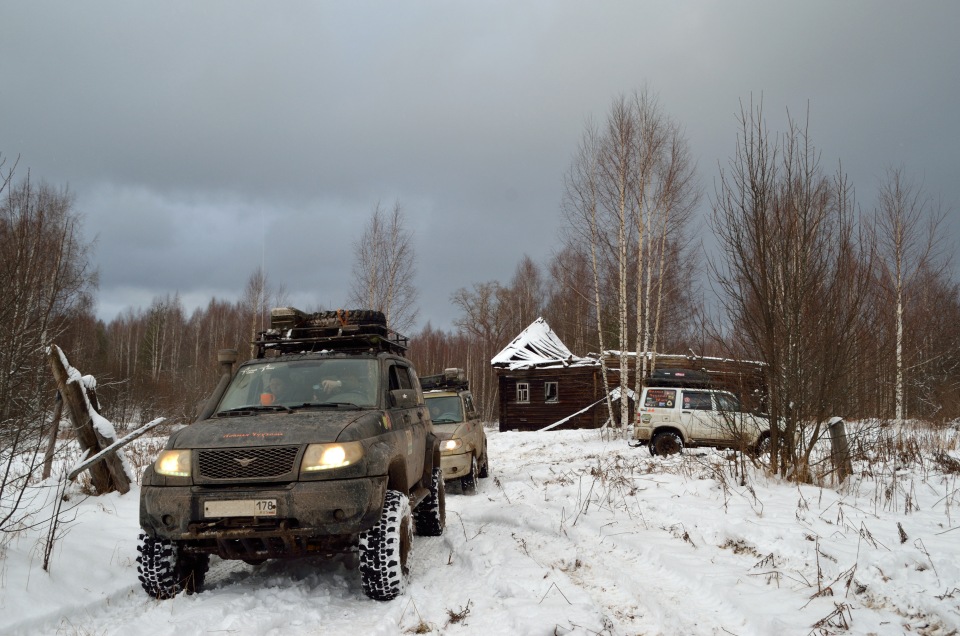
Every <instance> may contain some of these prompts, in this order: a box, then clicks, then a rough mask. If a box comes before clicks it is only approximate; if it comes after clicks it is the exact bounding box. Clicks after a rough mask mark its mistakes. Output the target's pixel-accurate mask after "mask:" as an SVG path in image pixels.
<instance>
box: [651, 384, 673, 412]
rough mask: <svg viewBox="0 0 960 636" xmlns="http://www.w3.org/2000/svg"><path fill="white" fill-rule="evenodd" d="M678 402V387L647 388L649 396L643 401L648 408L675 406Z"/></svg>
mask: <svg viewBox="0 0 960 636" xmlns="http://www.w3.org/2000/svg"><path fill="white" fill-rule="evenodd" d="M676 403H677V390H676V389H647V397H646V399H644V401H643V406H644V407H646V408H648V409H649V408H661V409H662V408H667V409H669V408H673V405H674V404H676Z"/></svg>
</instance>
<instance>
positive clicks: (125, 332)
mask: <svg viewBox="0 0 960 636" xmlns="http://www.w3.org/2000/svg"><path fill="white" fill-rule="evenodd" d="M740 124H741V130H740V131H739V135H738V137H739V143H738V146H737V148H735V149H731V151H732V152H731V158H730V160H729V163H728V165H727V166H725V167H724V168H723V170H722V174H721V177H720V181H719V183H718V184H716V185H715V186H714V191H713V192H711V193H709V197H708V199H709V205H708V206H706V207H708V208H709V210H710V213H709V219H706V220H705V219H702V218H696V217H695V215H694V211H695V210H698V209H701V206H700V203H701V202H702V201H703V192H702V188H701V186H700V184H699V183H698V181H697V179H696V175H695V170H694V166H693V164H692V162H691V159H690V156H691V153H690V150H689V148H688V147H687V142H686V140H685V138H684V136H683V132H682V130H683V129H682V126H680V125H679V124H677V123H676V122H674V121H673V120H671V119H670V118H669V117H668V116H667V115H666V114H664V113H663V112H662V111H661V110H660V108H659V106H658V104H657V102H656V99H655V98H653V97H652V96H651V95H649V94H648V93H646V92H643V93H637V94H633V95H629V96H624V97H621V98H618V99H616V100H614V101H613V103H612V105H611V108H610V111H609V113H608V114H607V116H606V118H605V119H603V120H601V121H600V122H598V123H597V124H595V125H590V126H588V127H587V129H586V130H585V131H584V135H583V141H582V144H581V146H580V148H579V149H578V152H577V154H576V155H575V156H574V157H573V158H572V161H571V164H570V169H569V172H568V173H567V174H566V175H565V184H566V189H565V196H564V200H563V205H562V209H560V210H558V226H559V227H560V228H561V230H560V232H559V233H558V236H557V238H556V242H557V243H556V246H555V250H554V256H553V257H551V258H550V259H549V261H548V262H545V263H536V262H534V261H533V260H531V259H530V258H529V257H527V256H525V255H517V260H518V264H517V266H516V270H515V273H514V274H513V277H512V278H511V279H510V280H507V281H494V280H491V281H465V285H464V286H463V287H461V288H460V289H458V290H457V291H456V292H455V293H454V294H453V295H452V297H451V299H450V302H451V303H452V304H453V305H454V306H455V307H456V308H457V310H458V312H459V317H458V319H457V320H456V322H455V326H454V328H453V329H452V330H450V331H445V330H441V329H435V328H434V327H432V326H431V325H430V323H429V322H427V323H426V325H425V326H424V327H422V328H421V329H419V331H416V332H414V333H407V334H405V335H407V336H409V338H410V346H409V351H408V356H409V357H410V358H411V359H412V360H413V361H414V363H415V364H416V367H417V369H418V370H419V372H420V373H421V374H424V375H425V374H432V373H437V372H439V371H441V370H442V369H444V368H447V367H463V368H465V369H466V371H467V376H468V378H469V379H470V381H471V386H472V388H473V390H474V392H475V394H476V397H477V403H478V404H479V405H480V407H481V410H482V414H483V417H484V418H486V419H487V420H493V419H495V418H496V417H497V401H498V396H497V393H496V377H495V375H494V373H493V371H492V369H491V367H490V359H491V358H492V357H493V356H494V355H495V354H496V353H497V352H498V351H500V349H502V348H503V347H504V346H505V345H506V344H507V343H508V342H509V341H510V340H511V339H513V338H514V337H515V336H516V335H517V334H518V333H519V332H520V331H522V330H523V329H524V328H525V327H527V326H528V325H529V324H530V323H531V322H533V321H534V320H535V319H536V318H537V317H540V316H542V317H543V318H545V319H546V321H547V322H548V323H549V325H550V326H551V328H552V329H553V330H554V331H555V332H556V333H557V335H558V336H559V337H560V338H561V339H562V340H563V342H564V343H565V344H566V345H567V346H568V347H569V348H570V349H571V351H573V352H574V353H575V354H577V355H586V354H588V353H598V352H600V351H602V350H606V351H623V352H626V351H636V350H642V351H659V352H662V353H684V354H686V353H693V354H696V355H712V356H722V357H737V358H747V359H750V360H758V361H762V362H765V363H766V364H767V369H768V377H767V384H768V386H769V387H770V391H771V394H772V400H771V401H772V408H773V409H774V410H775V411H777V412H778V413H779V414H780V416H788V417H789V418H791V419H795V420H796V421H797V422H803V421H807V420H811V419H821V420H822V418H824V417H826V416H829V415H834V414H840V415H843V416H845V417H847V418H866V417H870V418H879V419H889V420H893V419H899V420H903V419H911V418H915V419H924V420H928V421H931V422H941V423H942V422H949V421H953V420H956V419H958V418H960V391H958V389H960V289H958V283H957V281H956V279H955V277H954V274H953V270H952V269H951V267H949V259H948V256H949V251H950V249H951V246H947V245H944V244H943V243H942V237H941V236H940V226H941V224H942V221H943V218H944V214H945V212H944V211H943V210H941V209H940V208H939V207H937V206H936V205H934V204H933V203H932V201H933V198H932V197H929V196H928V195H927V194H926V193H924V192H923V191H922V189H920V188H919V187H917V186H916V185H915V184H914V183H913V182H912V181H911V180H910V178H909V176H908V175H907V174H906V173H905V171H904V170H903V169H894V170H890V171H889V172H888V174H887V175H886V176H885V178H884V180H883V182H882V183H881V184H880V185H879V190H878V195H879V196H878V201H879V203H878V206H877V209H876V210H871V211H860V210H858V208H857V207H856V205H855V203H854V201H852V194H851V193H852V188H851V186H850V184H848V183H847V182H846V177H845V176H844V175H843V174H828V173H826V172H825V171H824V170H823V169H822V167H821V166H820V165H819V163H818V160H817V157H818V154H817V151H816V149H815V147H814V146H813V144H812V141H811V135H810V132H809V131H808V130H807V129H806V128H805V127H803V126H800V125H797V124H795V123H791V125H790V126H789V128H788V129H787V130H786V131H783V132H777V133H771V132H769V131H768V130H767V128H766V124H765V121H764V119H763V114H762V109H761V108H759V107H755V106H753V105H749V106H747V107H745V108H744V110H743V111H742V113H741V122H740ZM894 159H895V158H894ZM10 163H11V162H10V161H9V160H8V159H5V158H3V157H2V156H0V168H2V169H3V176H2V178H0V245H2V246H3V247H2V252H0V254H2V255H0V288H2V291H3V297H4V302H3V303H2V305H0V361H2V369H4V373H2V374H0V435H2V436H3V438H4V440H6V444H7V445H9V444H11V443H13V442H12V441H11V440H14V439H16V440H21V439H26V438H35V437H37V436H39V435H40V433H41V431H42V430H43V426H44V425H45V424H46V423H47V422H48V421H49V417H50V413H51V412H52V408H53V403H54V387H53V383H52V378H51V376H50V372H49V369H48V368H47V364H46V357H45V349H46V347H47V346H48V345H49V344H51V343H56V344H57V345H59V346H60V347H61V348H62V349H63V350H64V352H65V353H66V354H67V356H68V357H69V359H70V361H71V363H72V364H73V366H75V367H76V368H78V369H79V370H81V371H82V372H83V373H85V374H90V375H93V376H94V377H95V378H96V379H97V382H98V387H97V392H98V397H99V399H100V404H101V405H102V408H103V410H104V415H105V416H106V417H107V418H108V419H110V420H111V421H113V422H115V423H116V424H117V425H118V428H120V429H121V430H122V428H123V427H125V426H128V425H135V424H137V423H141V422H146V421H149V420H150V419H152V418H154V417H156V416H159V415H163V416H166V417H167V418H168V419H169V420H170V421H172V422H180V423H188V422H190V421H192V419H193V417H194V415H195V413H196V409H197V406H198V405H199V404H200V403H201V402H202V401H203V400H204V399H205V398H206V397H207V396H208V395H209V393H210V392H211V390H212V389H213V387H214V386H215V384H216V381H217V376H218V366H217V351H218V350H219V349H223V348H230V349H236V350H238V352H239V354H240V360H241V361H242V360H244V359H246V358H247V357H249V356H250V355H251V347H250V342H251V340H253V339H254V337H255V334H256V332H257V331H259V330H262V329H264V328H266V327H267V326H268V325H269V312H270V309H271V308H272V307H274V306H283V305H285V304H286V302H285V294H284V291H283V290H284V288H283V284H282V283H283V282H282V281H273V280H269V279H268V277H267V276H266V275H265V274H264V273H263V272H262V271H259V270H257V271H253V272H251V274H250V277H249V280H248V282H247V285H246V287H245V289H242V290H237V297H236V298H234V299H215V298H211V299H210V301H209V303H208V304H207V305H206V306H205V307H201V308H199V309H197V310H195V311H193V312H192V313H191V314H189V315H188V314H187V312H186V311H185V309H184V307H183V304H182V302H181V301H180V299H179V297H178V296H177V294H176V293H175V292H173V291H171V293H170V294H168V295H165V296H163V297H158V298H155V299H154V300H153V302H152V303H151V304H150V306H149V307H131V308H129V309H127V310H126V311H125V312H123V313H122V314H121V315H119V316H117V317H115V318H113V319H112V320H110V321H108V322H104V321H102V320H98V319H97V318H96V317H95V315H94V313H93V307H94V306H95V299H96V293H97V275H96V270H95V267H94V262H93V259H92V255H91V249H92V248H91V246H90V245H89V244H86V243H84V241H83V239H82V236H81V233H80V232H79V229H78V223H79V219H78V214H77V212H76V209H75V207H74V201H73V199H72V195H70V194H69V192H68V191H67V190H66V189H60V188H56V187H54V186H51V185H48V184H43V183H41V184H38V183H37V182H35V181H34V180H32V179H31V178H30V177H29V176H27V177H24V178H19V175H18V173H17V171H16V170H15V168H16V166H15V165H10ZM704 221H706V223H704ZM695 225H696V226H704V227H705V228H706V230H707V231H709V232H712V233H713V235H714V236H715V237H716V240H717V243H718V245H719V246H720V247H719V250H718V252H717V253H716V254H715V255H711V256H709V257H708V256H707V255H704V254H703V253H702V250H700V249H699V243H698V236H697V235H696V233H695V232H694V227H695ZM698 231H699V229H698ZM415 242H416V237H415V236H413V235H412V234H411V233H410V232H408V231H407V230H406V215H405V212H404V210H403V208H402V206H401V205H400V203H399V202H398V203H397V204H396V205H395V207H394V208H393V210H392V211H389V210H384V209H382V208H380V206H379V204H378V205H377V206H376V207H375V209H374V211H373V214H372V215H371V217H370V220H369V222H368V224H367V225H366V226H365V227H364V228H363V234H362V235H361V236H359V240H358V242H357V244H356V245H357V261H356V263H355V264H354V270H353V271H354V278H355V280H356V283H355V288H354V293H353V295H352V296H351V298H348V299H345V300H346V302H345V306H346V307H347V308H360V307H369V308H373V309H379V310H381V311H384V313H386V314H387V315H388V317H390V318H391V321H392V323H393V324H394V325H395V326H404V325H405V326H407V327H409V325H411V324H415V323H414V317H415V316H416V315H417V303H416V299H417V290H416V289H413V288H410V287H407V288H402V289H401V288H399V287H397V286H396V285H394V284H393V283H395V282H396V281H397V280H407V281H409V280H412V277H411V276H409V274H410V273H411V272H413V271H415V267H416V260H415V253H416V251H415V250H414V249H412V246H413V245H414V244H415ZM397 272H405V273H406V274H407V275H405V276H400V277H398V276H396V273H397ZM391 276H393V278H391ZM300 309H303V310H307V311H316V310H320V309H336V307H301V308H300ZM16 443H21V442H20V441H18V442H16Z"/></svg>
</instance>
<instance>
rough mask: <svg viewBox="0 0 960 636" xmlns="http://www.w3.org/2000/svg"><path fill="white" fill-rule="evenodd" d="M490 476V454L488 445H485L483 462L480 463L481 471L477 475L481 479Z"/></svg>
mask: <svg viewBox="0 0 960 636" xmlns="http://www.w3.org/2000/svg"><path fill="white" fill-rule="evenodd" d="M489 476H490V455H489V454H488V453H487V445H486V444H484V445H483V463H482V464H480V471H479V472H478V473H477V477H479V478H480V479H486V478H487V477H489Z"/></svg>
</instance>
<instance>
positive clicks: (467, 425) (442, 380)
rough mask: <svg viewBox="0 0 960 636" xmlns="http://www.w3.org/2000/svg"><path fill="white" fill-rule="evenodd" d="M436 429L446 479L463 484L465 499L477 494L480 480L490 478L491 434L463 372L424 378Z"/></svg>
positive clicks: (451, 372) (425, 395)
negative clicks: (488, 440) (489, 440)
mask: <svg viewBox="0 0 960 636" xmlns="http://www.w3.org/2000/svg"><path fill="white" fill-rule="evenodd" d="M420 386H421V387H423V391H424V393H423V397H424V398H425V399H426V401H427V407H428V408H429V409H430V419H431V420H432V421H433V428H434V430H436V432H437V436H438V437H439V438H440V454H441V457H440V463H441V466H442V468H443V478H444V479H446V480H447V481H451V482H454V481H456V482H459V484H460V488H461V492H463V494H465V495H475V494H477V478H485V477H487V476H488V475H489V474H490V457H489V456H488V455H487V433H486V431H484V430H483V422H481V421H480V413H478V412H477V409H476V406H475V405H474V403H473V394H472V393H470V385H469V383H468V381H467V379H466V374H464V372H463V369H444V371H443V373H439V374H437V375H428V376H423V377H421V378H420Z"/></svg>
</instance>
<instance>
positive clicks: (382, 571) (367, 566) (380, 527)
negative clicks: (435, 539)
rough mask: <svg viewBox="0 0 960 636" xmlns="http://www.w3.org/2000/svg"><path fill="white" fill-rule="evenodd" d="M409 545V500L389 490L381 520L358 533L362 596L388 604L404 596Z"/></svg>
mask: <svg viewBox="0 0 960 636" xmlns="http://www.w3.org/2000/svg"><path fill="white" fill-rule="evenodd" d="M412 541H413V521H412V519H411V516H410V500H409V499H407V496H406V495H404V494H403V493H401V492H398V491H396V490H388V491H387V494H386V496H385V497H384V500H383V510H382V511H381V512H380V520H379V521H377V523H376V525H375V526H373V527H372V528H370V529H369V530H367V531H365V532H362V533H360V544H359V553H360V582H361V583H362V584H363V593H364V594H366V595H367V596H369V597H370V598H372V599H374V600H375V601H389V600H392V599H395V598H397V597H398V596H400V595H401V594H403V591H404V589H405V588H406V585H407V557H408V556H409V554H410V546H411V543H412Z"/></svg>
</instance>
